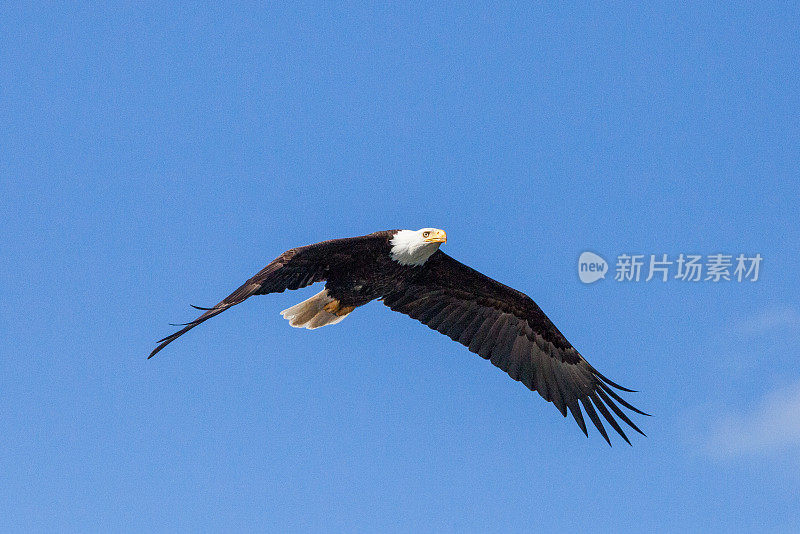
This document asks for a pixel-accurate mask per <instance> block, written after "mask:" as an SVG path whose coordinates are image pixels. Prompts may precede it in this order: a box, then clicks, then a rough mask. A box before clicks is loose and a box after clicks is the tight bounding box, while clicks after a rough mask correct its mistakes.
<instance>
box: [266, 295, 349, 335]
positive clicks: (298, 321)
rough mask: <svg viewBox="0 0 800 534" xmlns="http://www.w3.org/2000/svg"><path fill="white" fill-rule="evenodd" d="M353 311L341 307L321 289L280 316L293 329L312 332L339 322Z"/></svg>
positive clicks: (347, 307)
mask: <svg viewBox="0 0 800 534" xmlns="http://www.w3.org/2000/svg"><path fill="white" fill-rule="evenodd" d="M353 309H354V308H353V307H351V306H346V307H343V306H342V305H341V304H340V303H339V301H338V300H336V299H335V298H333V297H331V296H330V295H328V290H327V289H323V290H322V291H320V292H319V293H317V294H316V295H314V296H313V297H311V298H310V299H307V300H304V301H303V302H301V303H299V304H295V305H294V306H292V307H291V308H286V309H285V310H283V311H282V312H281V315H282V316H283V318H284V319H287V320H288V321H289V324H290V325H292V326H294V327H295V328H308V329H309V330H313V329H315V328H319V327H320V326H325V325H329V324H336V323H338V322H341V321H342V319H344V318H345V317H347V315H348V314H349V313H350V312H351V311H353Z"/></svg>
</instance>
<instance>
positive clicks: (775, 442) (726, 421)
mask: <svg viewBox="0 0 800 534" xmlns="http://www.w3.org/2000/svg"><path fill="white" fill-rule="evenodd" d="M795 448H799V449H800V382H797V383H795V384H793V385H791V386H788V387H784V388H780V389H778V390H776V391H773V392H772V393H770V394H768V395H767V396H766V397H764V398H763V399H762V400H761V401H760V402H759V403H758V405H757V406H756V407H755V408H753V409H751V410H749V411H747V412H744V413H740V414H731V415H726V416H724V417H723V418H722V419H720V420H718V421H717V422H716V424H714V425H712V429H711V434H710V437H709V439H708V442H707V443H706V451H707V452H708V453H709V454H710V455H711V456H714V457H717V458H731V457H737V456H747V455H763V454H769V453H774V452H779V451H784V450H787V449H795Z"/></svg>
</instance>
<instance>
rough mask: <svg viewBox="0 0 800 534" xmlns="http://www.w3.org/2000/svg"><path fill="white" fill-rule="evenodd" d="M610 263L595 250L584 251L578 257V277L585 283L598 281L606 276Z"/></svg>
mask: <svg viewBox="0 0 800 534" xmlns="http://www.w3.org/2000/svg"><path fill="white" fill-rule="evenodd" d="M607 272H608V263H606V260H604V259H603V258H602V257H600V256H598V255H597V254H595V253H594V252H589V251H586V252H583V253H581V257H580V258H578V277H579V278H580V279H581V282H583V283H584V284H591V283H592V282H597V281H598V280H600V279H601V278H605V277H606V273H607Z"/></svg>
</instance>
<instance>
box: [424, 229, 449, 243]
mask: <svg viewBox="0 0 800 534" xmlns="http://www.w3.org/2000/svg"><path fill="white" fill-rule="evenodd" d="M425 242H426V243H447V234H446V233H445V232H444V230H431V233H430V235H429V236H428V237H426V238H425Z"/></svg>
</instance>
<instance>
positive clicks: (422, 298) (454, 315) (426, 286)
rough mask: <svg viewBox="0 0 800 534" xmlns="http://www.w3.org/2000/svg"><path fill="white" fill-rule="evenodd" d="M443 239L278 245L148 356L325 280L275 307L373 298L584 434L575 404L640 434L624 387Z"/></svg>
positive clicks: (303, 312) (379, 236) (440, 235)
mask: <svg viewBox="0 0 800 534" xmlns="http://www.w3.org/2000/svg"><path fill="white" fill-rule="evenodd" d="M446 241H447V235H446V234H445V232H444V231H443V230H439V229H436V228H423V229H421V230H416V231H414V230H388V231H383V232H375V233H373V234H369V235H365V236H359V237H350V238H345V239H333V240H330V241H323V242H321V243H316V244H314V245H308V246H305V247H298V248H293V249H291V250H287V251H286V252H284V253H283V254H281V255H280V256H278V257H277V258H275V260H274V261H272V263H270V264H269V265H267V266H266V267H264V268H263V269H262V270H261V271H259V272H258V273H257V274H256V275H255V276H253V277H252V278H250V280H248V281H247V282H245V283H244V285H242V286H241V287H240V288H239V289H237V290H236V291H234V292H233V293H231V294H230V295H228V296H227V297H225V299H224V300H222V302H220V303H219V304H217V305H216V306H214V307H212V308H200V307H198V306H194V307H195V308H197V309H200V310H203V311H205V313H203V314H202V315H201V316H200V317H198V318H197V319H195V320H194V321H192V322H190V323H186V324H185V325H180V326H184V328H183V329H182V330H179V331H178V332H175V333H174V334H172V335H170V336H167V337H165V338H164V339H161V340H159V345H158V346H157V347H156V348H155V350H153V352H152V353H150V356H148V359H149V358H152V357H153V356H155V354H156V353H157V352H158V351H160V350H161V349H163V348H164V347H165V346H167V345H168V344H169V343H171V342H172V341H174V340H175V339H177V338H178V337H180V336H182V335H183V334H185V333H186V332H188V331H189V330H191V329H192V328H194V327H195V326H197V325H199V324H200V323H202V322H203V321H206V320H207V319H210V318H212V317H214V316H215V315H218V314H220V313H222V312H224V311H225V310H227V309H228V308H230V307H231V306H234V305H236V304H239V303H240V302H242V301H244V300H245V299H247V298H248V297H250V296H252V295H266V294H269V293H281V292H283V291H285V290H287V289H299V288H301V287H306V286H308V285H311V284H313V283H315V282H323V281H324V282H326V283H325V289H323V290H322V291H320V292H319V293H317V294H316V295H314V296H313V297H311V298H309V299H308V300H305V301H303V302H301V303H299V304H297V305H295V306H292V307H291V308H287V309H285V310H283V311H282V312H281V315H282V316H283V317H284V318H285V319H288V320H289V324H290V325H292V326H294V327H297V328H309V329H313V328H319V327H320V326H325V325H330V324H336V323H338V322H340V321H342V320H343V319H344V318H345V317H347V315H349V314H350V313H351V312H352V311H353V310H354V309H356V308H357V307H359V306H363V305H364V304H366V303H368V302H370V301H372V300H375V299H378V300H381V301H383V303H384V304H385V305H386V306H388V307H389V308H391V309H392V310H394V311H398V312H400V313H405V314H406V315H409V316H410V317H412V318H414V319H416V320H418V321H419V322H421V323H423V324H425V325H427V326H428V327H430V328H432V329H434V330H437V331H439V332H441V333H442V334H444V335H446V336H448V337H450V339H452V340H453V341H458V342H459V343H461V344H462V345H465V346H466V347H467V348H468V349H469V350H470V351H471V352H474V353H476V354H478V355H480V356H481V357H483V358H485V359H487V360H491V362H492V363H493V364H494V365H496V366H497V367H499V368H500V369H502V370H503V371H505V372H506V373H508V374H509V376H510V377H511V378H513V379H514V380H519V381H520V382H522V383H523V384H525V385H526V386H527V387H528V388H529V389H530V390H531V391H538V392H539V394H540V395H541V396H542V397H544V399H545V400H546V401H549V402H552V403H553V404H554V405H555V406H556V408H558V410H559V411H560V412H561V414H562V415H563V416H564V417H566V416H567V410H569V412H570V413H571V414H572V417H573V418H574V419H575V421H576V422H577V423H578V426H580V428H581V430H583V433H584V434H587V435H588V433H587V431H586V423H585V422H584V420H583V415H582V413H581V408H580V405H583V409H584V410H585V412H586V414H587V415H588V416H589V418H590V419H591V421H592V422H593V423H594V425H595V426H596V427H597V429H598V430H599V432H600V434H602V436H603V438H605V440H606V441H607V442H608V443H609V445H610V444H611V441H610V440H609V437H608V433H607V432H606V430H605V428H604V427H603V423H602V422H601V419H600V417H599V416H598V414H597V412H600V414H601V415H602V416H603V417H604V418H605V420H606V421H608V423H609V424H610V425H611V426H612V427H613V428H614V430H616V431H617V432H618V433H619V435H620V436H622V438H623V439H624V440H625V441H626V442H628V444H630V441H629V440H628V437H627V436H626V435H625V432H623V430H622V427H621V426H620V424H619V422H618V421H617V420H616V419H615V418H614V416H613V415H612V413H611V412H614V414H616V416H617V417H618V418H619V419H621V420H622V421H624V422H625V423H626V424H627V425H629V426H630V427H631V428H633V429H634V430H635V431H637V432H639V433H640V434H642V435H644V433H643V432H642V431H641V430H639V428H638V427H637V426H636V425H635V424H634V423H633V422H632V421H631V420H630V419H629V418H628V416H627V415H626V414H625V412H623V411H622V409H620V407H619V406H618V405H617V404H616V403H619V404H621V405H622V406H624V407H625V408H627V409H629V410H632V411H634V412H636V413H638V414H642V415H648V414H646V413H644V412H642V411H640V410H638V409H637V408H634V407H633V406H632V405H630V404H628V402H626V401H625V400H624V399H623V398H622V397H620V396H619V394H618V393H616V392H615V391H614V389H618V390H622V391H627V392H633V390H630V389H626V388H624V387H622V386H620V385H618V384H615V383H614V382H612V381H611V380H609V379H608V378H606V377H605V376H603V375H602V374H600V372H598V371H597V369H595V368H594V367H592V365H590V364H589V362H587V361H586V360H585V359H583V356H581V355H580V353H579V352H578V351H577V350H575V348H574V347H573V346H572V345H571V344H570V343H569V341H567V339H566V338H565V337H564V335H563V334H562V333H561V332H559V330H558V328H556V327H555V325H554V324H553V323H552V322H551V321H550V319H548V318H547V316H546V315H545V314H544V312H543V311H542V310H541V309H540V308H539V306H537V305H536V303H535V302H534V301H533V300H532V299H531V298H530V297H528V296H527V295H525V294H523V293H521V292H519V291H517V290H515V289H512V288H510V287H508V286H506V285H503V284H501V283H500V282H498V281H496V280H493V279H491V278H489V277H488V276H485V275H483V274H481V273H479V272H478V271H476V270H474V269H471V268H469V267H467V266H466V265H464V264H462V263H459V262H458V261H456V260H454V259H453V258H451V257H450V256H448V255H447V254H445V253H444V252H442V251H441V250H439V246H440V245H441V244H442V243H445V242H446ZM615 401H616V402H615ZM579 403H580V404H579ZM609 410H610V411H609Z"/></svg>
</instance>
